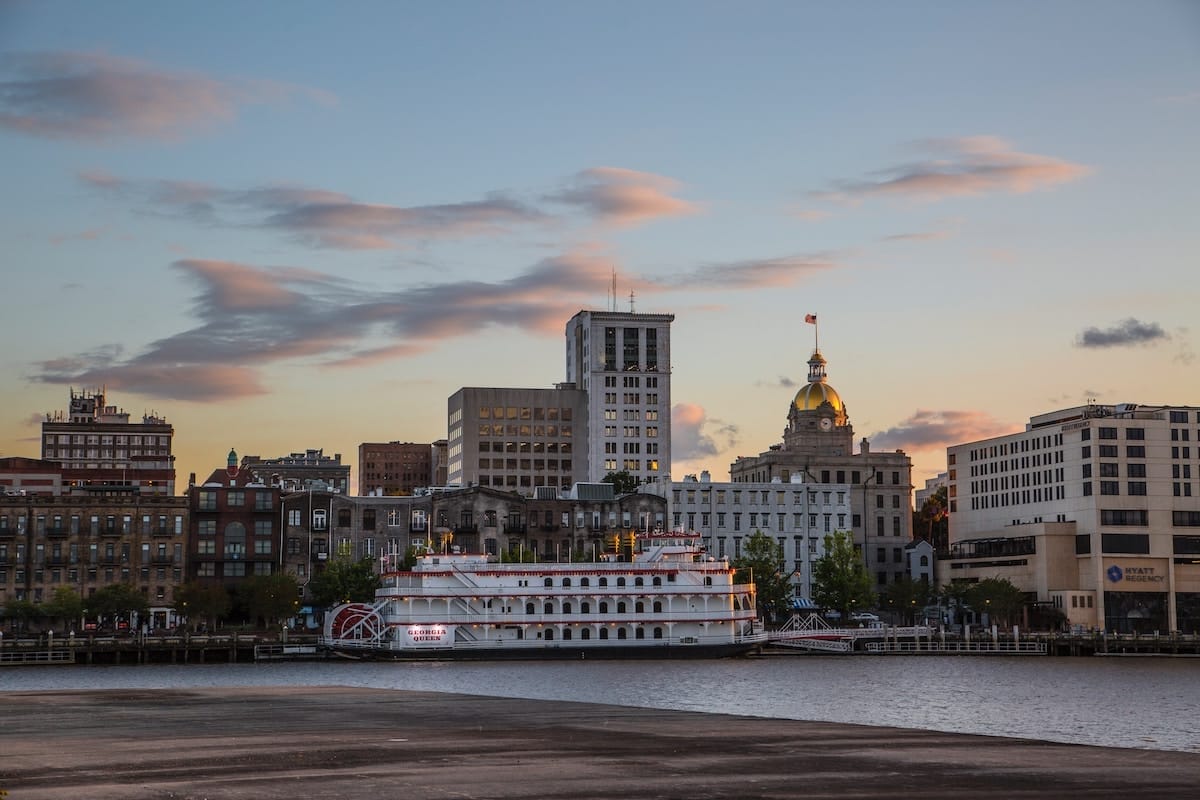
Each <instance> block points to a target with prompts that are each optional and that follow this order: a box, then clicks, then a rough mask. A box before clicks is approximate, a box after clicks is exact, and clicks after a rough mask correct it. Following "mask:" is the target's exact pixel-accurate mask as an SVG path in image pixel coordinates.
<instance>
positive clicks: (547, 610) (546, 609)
mask: <svg viewBox="0 0 1200 800" xmlns="http://www.w3.org/2000/svg"><path fill="white" fill-rule="evenodd" d="M542 613H543V614H553V613H554V603H546V605H544V606H542Z"/></svg>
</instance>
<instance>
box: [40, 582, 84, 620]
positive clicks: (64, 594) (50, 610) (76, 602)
mask: <svg viewBox="0 0 1200 800" xmlns="http://www.w3.org/2000/svg"><path fill="white" fill-rule="evenodd" d="M43 608H44V610H45V612H46V616H47V617H50V618H51V619H56V620H60V621H61V622H62V623H63V624H64V625H67V626H72V627H73V626H75V625H78V624H79V618H80V617H82V616H83V598H81V597H80V596H79V595H78V594H77V593H76V591H75V590H74V589H72V588H71V587H70V586H59V587H58V588H56V589H55V590H54V596H53V597H52V598H51V599H50V602H49V603H46V604H45V606H44V607H43Z"/></svg>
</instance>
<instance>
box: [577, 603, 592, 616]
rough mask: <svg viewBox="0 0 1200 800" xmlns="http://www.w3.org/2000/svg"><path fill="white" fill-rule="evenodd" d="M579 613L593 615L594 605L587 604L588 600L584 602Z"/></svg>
mask: <svg viewBox="0 0 1200 800" xmlns="http://www.w3.org/2000/svg"><path fill="white" fill-rule="evenodd" d="M579 613H580V614H590V613H592V604H591V603H589V602H587V601H586V600H585V601H583V602H582V603H580V604H579Z"/></svg>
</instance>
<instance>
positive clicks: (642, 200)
mask: <svg viewBox="0 0 1200 800" xmlns="http://www.w3.org/2000/svg"><path fill="white" fill-rule="evenodd" d="M678 187H679V182H678V181H676V180H674V179H672V178H667V177H664V176H662V175H655V174H653V173H649V172H638V171H636V170H632V169H624V168H621V167H593V168H592V169H586V170H584V171H582V172H579V173H577V174H576V175H575V176H574V177H573V178H572V179H571V180H570V181H569V182H568V184H567V186H566V187H564V188H563V189H561V190H560V191H557V192H554V193H552V194H548V195H546V199H547V200H550V201H551V202H555V203H562V204H565V205H568V206H574V207H576V208H580V209H582V210H584V211H586V212H587V213H588V214H590V215H591V216H593V217H595V218H596V219H598V220H599V221H600V222H602V223H606V224H610V225H618V226H631V225H639V224H642V223H644V222H649V221H652V220H655V219H660V218H663V217H679V216H685V215H688V214H695V213H697V212H698V211H699V210H700V208H699V206H697V205H695V204H694V203H690V202H688V201H686V200H680V199H679V198H677V197H673V196H671V192H672V191H674V190H675V189H677V188H678Z"/></svg>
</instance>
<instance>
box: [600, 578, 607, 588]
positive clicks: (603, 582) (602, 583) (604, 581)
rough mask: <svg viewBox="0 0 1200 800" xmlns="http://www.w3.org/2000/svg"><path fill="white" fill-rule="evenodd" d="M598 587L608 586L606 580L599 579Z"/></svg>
mask: <svg viewBox="0 0 1200 800" xmlns="http://www.w3.org/2000/svg"><path fill="white" fill-rule="evenodd" d="M600 585H601V586H608V578H601V579H600Z"/></svg>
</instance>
